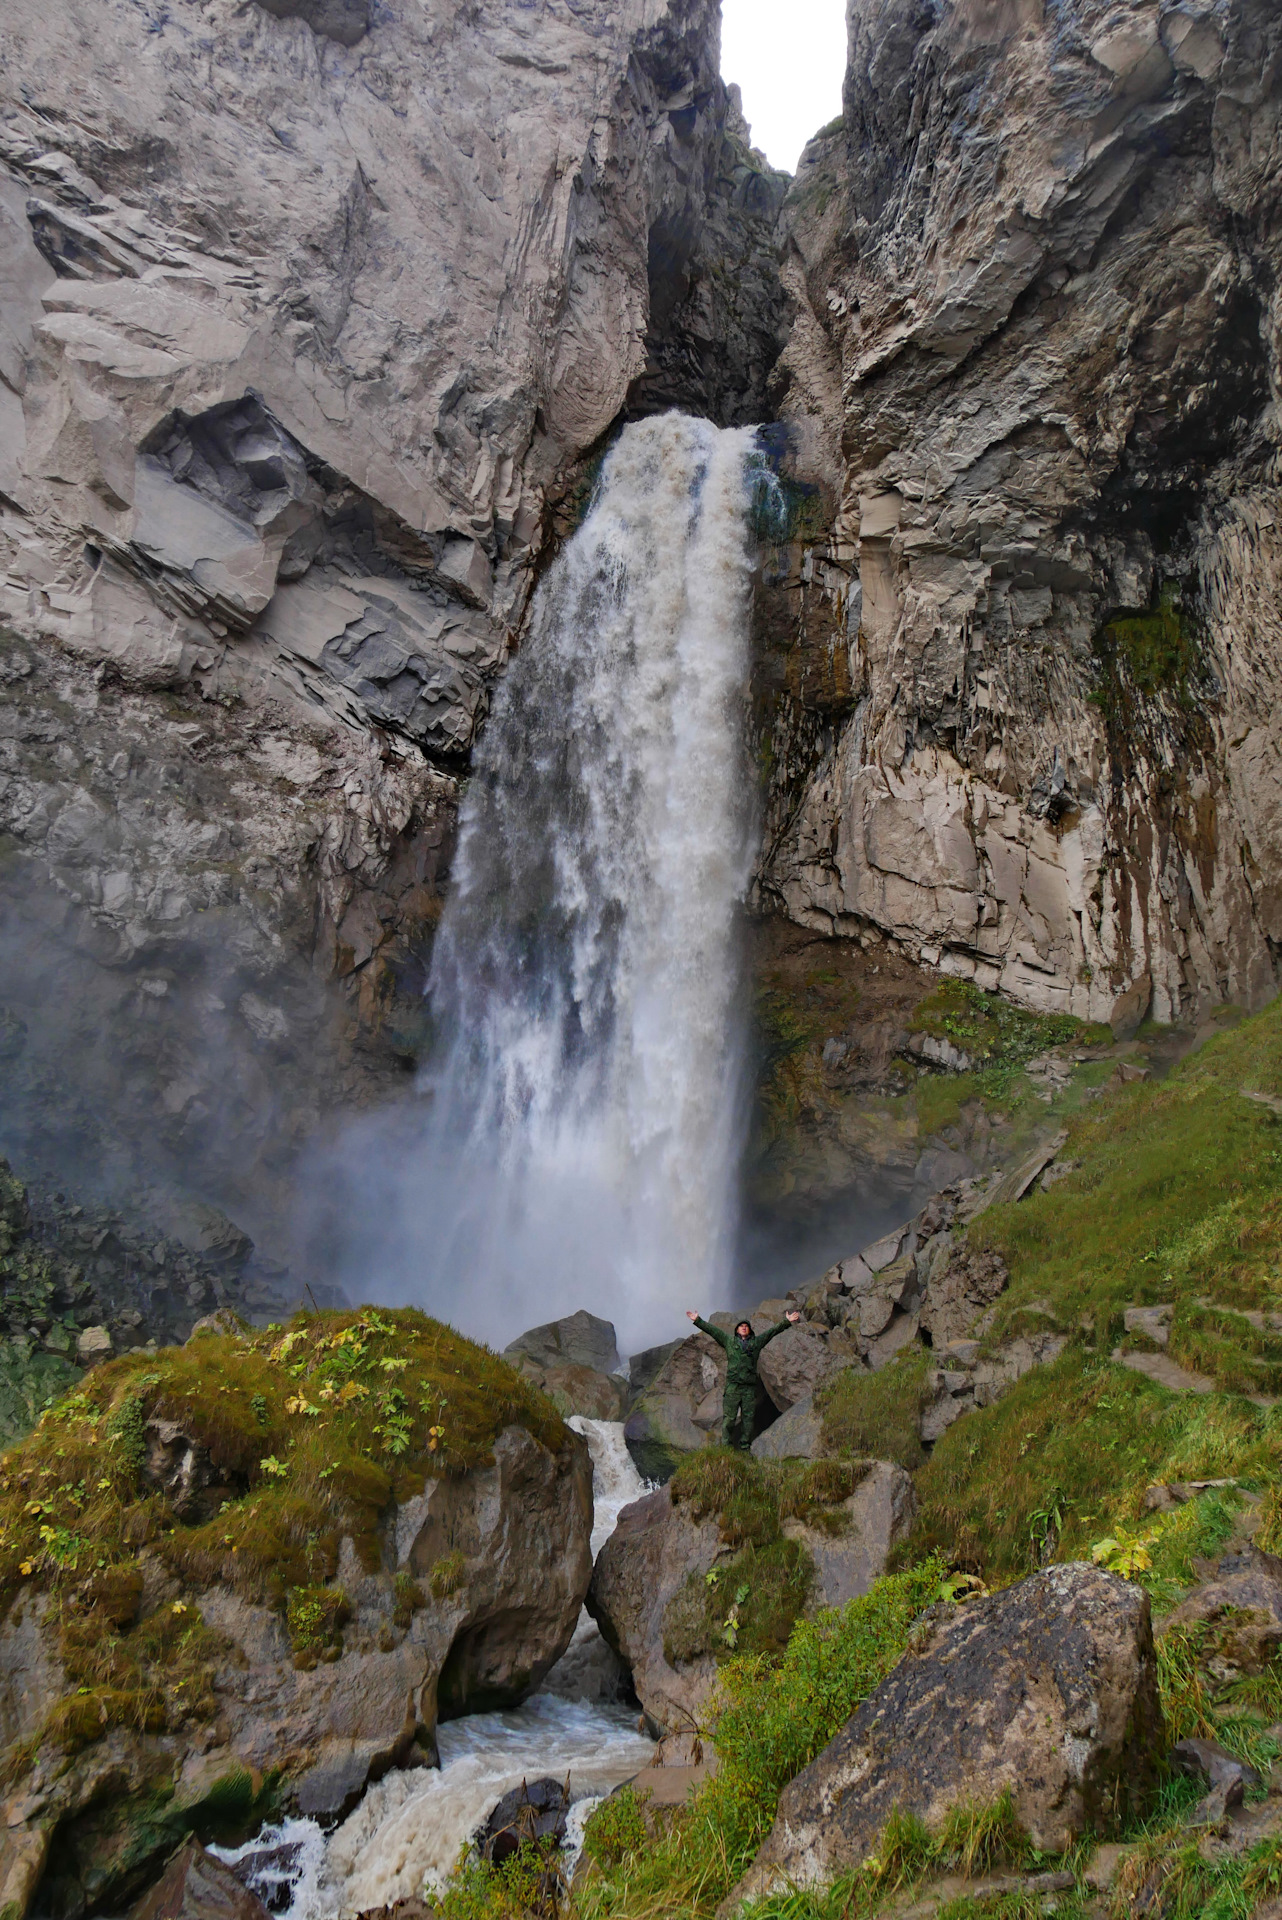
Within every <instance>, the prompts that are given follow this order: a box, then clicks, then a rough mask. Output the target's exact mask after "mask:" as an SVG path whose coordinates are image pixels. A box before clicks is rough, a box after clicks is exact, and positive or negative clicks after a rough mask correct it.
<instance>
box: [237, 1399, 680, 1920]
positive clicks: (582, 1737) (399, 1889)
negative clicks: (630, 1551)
mask: <svg viewBox="0 0 1282 1920" xmlns="http://www.w3.org/2000/svg"><path fill="white" fill-rule="evenodd" d="M570 1425H571V1426H573V1427H574V1428H575V1429H576V1430H577V1431H578V1432H580V1433H582V1434H583V1435H584V1436H585V1437H586V1439H587V1443H588V1448H589V1451H590V1452H591V1455H592V1488H593V1501H594V1510H595V1517H594V1525H593V1530H592V1553H593V1558H595V1557H596V1555H597V1554H598V1553H599V1552H600V1550H601V1548H602V1547H603V1546H604V1544H605V1542H606V1541H607V1540H608V1539H609V1537H610V1535H611V1533H612V1532H613V1531H614V1527H615V1523H616V1521H617V1519H618V1516H619V1513H620V1511H621V1510H622V1508H623V1507H625V1506H627V1504H628V1503H629V1501H632V1500H636V1499H639V1498H640V1496H641V1495H642V1494H643V1493H644V1492H645V1491H646V1487H645V1483H644V1481H643V1480H642V1479H641V1477H640V1475H639V1474H638V1473H637V1470H636V1468H635V1467H634V1466H633V1464H632V1460H631V1457H630V1456H629V1454H628V1451H627V1448H626V1447H625V1446H624V1444H623V1426H622V1424H621V1423H620V1422H619V1421H609V1420H589V1419H585V1418H583V1417H582V1416H580V1415H577V1414H576V1415H575V1416H574V1417H573V1418H572V1419H571V1421H570ZM612 1661H613V1655H611V1654H610V1652H609V1649H608V1648H607V1647H606V1646H605V1643H604V1641H602V1640H601V1637H600V1635H599V1633H598V1632H597V1628H596V1625H595V1623H594V1622H593V1621H592V1620H591V1619H590V1618H589V1617H588V1615H587V1614H586V1613H585V1614H584V1615H583V1617H582V1619H581V1620H580V1622H579V1627H578V1629H577V1631H576V1633H575V1636H574V1641H573V1642H572V1643H571V1646H570V1649H569V1650H568V1651H567V1653H566V1654H565V1655H564V1656H563V1658H562V1660H561V1661H560V1662H558V1665H557V1667H555V1668H553V1670H552V1673H551V1674H549V1675H548V1679H547V1681H546V1682H545V1685H544V1688H543V1689H542V1690H541V1691H540V1692H538V1693H536V1694H535V1695H534V1696H533V1697H532V1698H531V1699H529V1700H527V1701H526V1702H525V1704H524V1705H523V1706H521V1707H518V1708H516V1709H515V1710H514V1711H512V1712H510V1713H477V1714H469V1715H468V1716H467V1717H466V1718H464V1719H461V1720H449V1721H446V1722H445V1723H444V1724H443V1725H442V1726H440V1727H438V1729H437V1744H438V1747H439V1749H440V1756H441V1765H440V1770H439V1772H437V1771H427V1770H425V1769H424V1770H416V1771H413V1772H410V1773H401V1772H394V1773H389V1774H387V1775H385V1777H384V1778H383V1779H382V1780H380V1781H378V1783H377V1784H376V1785H375V1786H372V1787H371V1788H370V1789H369V1791H368V1792H367V1793H366V1795H365V1797H364V1799H363V1800H362V1801H361V1803H360V1805H359V1806H358V1807H357V1808H356V1809H355V1810H354V1811H353V1812H352V1813H351V1814H349V1815H348V1817H347V1819H346V1820H344V1821H343V1822H342V1823H341V1825H339V1826H338V1827H336V1828H335V1829H334V1831H333V1833H332V1834H330V1835H329V1837H328V1838H326V1837H325V1835H324V1834H323V1833H322V1832H321V1829H320V1828H319V1827H318V1826H317V1825H316V1823H315V1822H314V1821H312V1820H286V1821H284V1822H283V1823H282V1824H281V1825H280V1826H278V1827H265V1828H264V1829H263V1830H262V1832H261V1833H260V1834H259V1835H258V1837H257V1838H256V1839H254V1840H251V1841H249V1842H248V1843H247V1845H245V1846H243V1847H235V1848H221V1847H217V1848H214V1849H213V1851H214V1852H216V1853H218V1854H219V1855H220V1857H221V1858H222V1859H224V1860H228V1861H233V1862H239V1861H247V1860H249V1859H250V1857H251V1856H252V1857H255V1858H257V1857H259V1856H262V1858H263V1862H264V1864H263V1866H262V1868H261V1871H260V1873H259V1874H258V1876H257V1877H256V1878H255V1879H251V1881H250V1884H251V1885H252V1886H253V1887H254V1889H255V1891H256V1892H259V1893H260V1894H263V1895H270V1894H272V1893H273V1892H275V1891H276V1890H278V1889H279V1887H280V1884H281V1881H282V1879H287V1880H289V1881H291V1882H292V1883H293V1894H292V1899H291V1900H290V1904H289V1906H288V1908H287V1913H288V1920H338V1917H339V1916H347V1915H350V1914H356V1913H360V1912H362V1911H364V1910H365V1909H367V1908H370V1907H380V1906H386V1905H390V1904H391V1902H393V1901H395V1900H404V1899H408V1898H409V1896H410V1895H411V1894H417V1893H421V1892H422V1890H423V1888H424V1886H425V1885H427V1886H439V1885H440V1884H441V1883H442V1881H443V1880H445V1879H446V1878H447V1877H448V1875H449V1873H450V1872H451V1870H452V1869H453V1867H454V1866H455V1865H456V1864H457V1863H458V1860H459V1857H460V1854H461V1853H462V1852H463V1851H464V1849H465V1848H466V1847H467V1845H468V1843H469V1841H470V1840H471V1838H472V1836H473V1834H474V1833H475V1832H476V1830H477V1828H478V1827H480V1826H481V1825H482V1824H483V1822H484V1821H485V1820H487V1819H488V1817H489V1815H490V1814H491V1812H492V1811H493V1809H494V1807H495V1805H496V1804H497V1802H498V1801H499V1800H501V1799H502V1797H503V1795H504V1794H505V1793H506V1792H507V1791H508V1790H509V1788H511V1787H516V1786H519V1785H520V1784H521V1781H522V1780H536V1779H542V1778H544V1777H545V1776H548V1775H551V1776H552V1777H554V1778H556V1779H558V1780H566V1779H568V1780H569V1783H570V1794H571V1798H572V1800H573V1802H574V1804H573V1805H572V1806H571V1808H570V1815H569V1819H568V1822H567V1832H566V1845H565V1849H564V1851H563V1855H562V1865H563V1869H564V1870H565V1871H566V1872H571V1871H573V1863H574V1861H575V1860H576V1859H577V1857H578V1852H579V1849H580V1848H581V1846H582V1842H583V1823H584V1821H585V1820H586V1818H587V1816H588V1813H589V1812H590V1811H591V1809H592V1807H593V1806H595V1805H596V1804H597V1801H598V1799H599V1797H600V1796H601V1795H602V1794H605V1793H608V1792H609V1791H610V1789H611V1788H612V1787H616V1786H618V1784H619V1783H620V1782H621V1781H623V1780H629V1779H631V1777H632V1775H633V1774H635V1773H638V1772H639V1771H640V1770H641V1768H642V1767H644V1766H646V1765H648V1763H649V1761H650V1760H651V1758H652V1757H653V1754H654V1742H653V1741H652V1740H651V1739H650V1738H649V1737H648V1736H647V1735H646V1734H645V1733H644V1732H642V1731H641V1729H640V1727H639V1726H638V1721H637V1713H636V1710H635V1708H625V1707H620V1706H618V1705H616V1704H614V1703H613V1701H612V1700H611V1698H610V1696H609V1692H608V1690H607V1683H608V1681H609V1678H610V1663H611V1662H612ZM286 1853H287V1854H289V1860H288V1867H287V1870H286V1871H284V1872H282V1865H281V1862H282V1854H286ZM276 1908H277V1910H278V1911H279V1910H280V1903H279V1901H277V1902H276Z"/></svg>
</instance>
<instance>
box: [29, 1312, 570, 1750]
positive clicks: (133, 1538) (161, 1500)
mask: <svg viewBox="0 0 1282 1920" xmlns="http://www.w3.org/2000/svg"><path fill="white" fill-rule="evenodd" d="M152 1419H169V1420H173V1421H175V1422H177V1423H178V1424H179V1425H180V1426H181V1428H182V1430H183V1432H184V1433H185V1434H186V1435H188V1436H189V1437H190V1440H191V1441H192V1443H193V1445H194V1447H195V1448H196V1449H197V1450H198V1452H200V1453H202V1454H203V1455H205V1456H207V1458H208V1460H209V1462H210V1464H211V1466H212V1467H213V1468H214V1470H215V1471H216V1473H217V1475H218V1478H219V1480H220V1482H221V1489H217V1488H216V1489H214V1490H213V1494H214V1497H215V1498H216V1497H217V1493H218V1492H219V1491H220V1490H221V1491H223V1493H224V1497H223V1498H222V1500H221V1502H220V1504H219V1505H218V1510H217V1511H216V1512H214V1513H212V1514H208V1510H206V1512H205V1513H200V1512H197V1513H193V1514H192V1515H191V1516H190V1518H187V1519H184V1518H182V1517H181V1516H180V1515H179V1514H177V1513H176V1512H175V1511H174V1510H173V1509H172V1508H171V1506H170V1505H169V1503H168V1501H167V1500H166V1498H165V1496H164V1493H163V1491H162V1490H161V1486H160V1483H159V1481H158V1480H157V1481H155V1482H153V1481H149V1480H148V1478H147V1446H146V1434H147V1423H148V1421H149V1420H152ZM512 1423H516V1424H520V1425H523V1426H525V1427H527V1428H528V1429H529V1431H530V1432H531V1433H533V1434H534V1435H535V1437H536V1438H538V1439H539V1440H541V1441H542V1442H543V1443H544V1444H545V1445H547V1446H549V1447H551V1448H553V1449H559V1448H560V1447H561V1446H562V1445H563V1444H564V1442H565V1428H564V1426H563V1424H562V1422H561V1420H560V1418H559V1416H558V1414H557V1413H556V1410H555V1408H553V1406H552V1405H551V1403H550V1402H549V1401H548V1400H546V1399H545V1398H544V1397H543V1396H542V1395H541V1394H539V1393H538V1392H536V1391H535V1389H534V1388H533V1387H531V1386H530V1385H529V1384H528V1383H527V1382H526V1381H524V1380H523V1379H522V1378H521V1377H520V1376H519V1375H518V1374H516V1373H515V1372H513V1370H512V1369H511V1368H510V1367H508V1366H506V1365H505V1364H504V1362H502V1361H501V1360H499V1359H497V1358H496V1356H494V1355H493V1354H491V1353H488V1352H486V1351H485V1350H484V1349H483V1348H480V1347H477V1346H474V1345H473V1344H472V1343H471V1342H470V1341H468V1340H464V1339H463V1338H462V1337H461V1336H460V1335H458V1334H456V1333H454V1332H453V1331H452V1330H451V1329H450V1328H448V1327H445V1326H442V1325H441V1324H440V1323H438V1322H437V1321H434V1320H429V1319H428V1318H427V1317H426V1316H425V1315H423V1314H421V1313H417V1312H413V1311H410V1310H398V1311H391V1310H387V1309H378V1310H375V1309H373V1308H366V1309H364V1310H363V1311H362V1312H359V1313H323V1314H299V1315H296V1316H295V1318H294V1319H293V1321H291V1323H290V1325H289V1326H288V1327H287V1328H284V1327H271V1328H268V1329H266V1330H259V1329H254V1328H250V1327H244V1328H242V1329H241V1330H240V1331H238V1332H235V1333H226V1334H211V1335H209V1336H207V1337H204V1338H202V1339H200V1340H198V1341H195V1342H193V1343H192V1344H191V1345H190V1346H188V1347H182V1348H170V1349H165V1350H164V1351H162V1352H160V1353H156V1354H151V1353H147V1354H131V1355H128V1356H126V1357H125V1358H123V1359H120V1360H115V1361H112V1362H110V1363H108V1364H107V1365H105V1366H101V1367H98V1368H96V1369H95V1370H94V1371H93V1372H92V1373H90V1374H89V1375H87V1376H86V1377H85V1379H84V1380H83V1381H82V1382H81V1383H80V1385H79V1386H78V1388H77V1389H76V1391H75V1392H73V1393H72V1394H70V1395H69V1396H68V1397H66V1398H65V1399H63V1400H62V1401H60V1402H59V1403H58V1404H57V1405H56V1406H54V1407H52V1408H50V1409H49V1410H48V1411H46V1412H45V1413H44V1414H43V1415H42V1416H41V1418H40V1420H39V1423H38V1424H37V1426H36V1428H35V1431H34V1432H33V1433H31V1434H30V1435H29V1436H28V1437H27V1438H26V1439H25V1440H23V1441H21V1442H20V1443H19V1444H18V1445H17V1446H15V1447H12V1448H11V1449H10V1450H9V1451H8V1453H6V1454H5V1455H4V1457H3V1460H2V1461H0V1599H8V1598H9V1597H11V1596H12V1595H14V1594H15V1593H16V1592H17V1591H18V1590H19V1589H24V1588H25V1589H37V1590H40V1591H43V1592H45V1593H47V1594H48V1595H49V1596H50V1598H51V1600H52V1603H53V1609H54V1619H55V1621H56V1624H57V1634H58V1640H59V1645H60V1649H61V1653H62V1657H63V1659H64V1662H65V1663H66V1668H67V1678H68V1683H69V1686H70V1688H71V1689H72V1691H70V1692H69V1693H68V1695H67V1696H66V1697H65V1698H63V1699H61V1700H58V1701H54V1702H51V1703H50V1708H49V1713H48V1717H47V1719H46V1722H45V1725H44V1728H43V1730H42V1732H41V1734H40V1735H39V1736H38V1738H37V1739H36V1740H35V1741H34V1742H33V1743H31V1744H30V1747H29V1748H27V1749H24V1750H22V1751H16V1750H13V1749H11V1750H10V1752H9V1754H8V1755H7V1756H6V1757H5V1760H4V1763H3V1765H4V1770H5V1772H6V1774H7V1776H8V1777H9V1778H10V1779H13V1778H16V1777H17V1776H18V1775H20V1774H21V1773H22V1772H23V1771H24V1770H25V1768H26V1766H27V1765H29V1764H30V1761H31V1759H32V1758H33V1757H34V1753H35V1751H36V1750H38V1749H39V1747H40V1746H41V1745H42V1743H44V1742H46V1741H47V1742H49V1743H51V1744H52V1745H54V1746H56V1747H59V1748H61V1749H62V1750H63V1751H64V1752H68V1753H69V1752H74V1751H75V1750H76V1749H77V1748H79V1747H82V1746H84V1745H86V1744H88V1743H89V1742H91V1741H93V1740H96V1739H98V1738H100V1737H101V1735H102V1734H103V1733H104V1732H105V1731H106V1730H107V1729H108V1728H109V1727H111V1726H136V1727H140V1728H149V1729H152V1730H156V1731H158V1730H161V1729H168V1730H170V1731H176V1730H179V1729H182V1728H184V1727H189V1726H191V1725H192V1724H193V1723H194V1722H198V1721H201V1720H206V1719H209V1718H211V1717H212V1716H213V1713H214V1710H215V1701H214V1694H213V1686H212V1675H213V1670H214V1665H215V1663H216V1660H217V1658H218V1657H219V1656H220V1654H221V1652H222V1646H221V1642H220V1641H219V1640H218V1639H217V1637H216V1636H215V1635H214V1634H212V1633H211V1632H210V1631H209V1630H208V1629H207V1628H206V1627H205V1625H204V1624H203V1622H202V1620H201V1618H200V1615H199V1612H198V1611H197V1609H196V1608H195V1606H194V1605H192V1604H191V1603H190V1602H189V1601H187V1600H185V1599H179V1600H175V1601H173V1602H172V1603H164V1604H162V1605H161V1606H159V1607H158V1608H155V1609H154V1610H153V1611H151V1612H149V1613H146V1614H143V1615H142V1616H141V1617H140V1607H141V1601H142V1593H143V1581H142V1573H141V1567H140V1562H139V1555H140V1553H141V1552H142V1550H143V1549H149V1550H150V1551H151V1553H152V1554H153V1555H155V1556H157V1557H158V1558H159V1559H160V1560H161V1562H163V1563H164V1564H165V1565H166V1566H167V1567H168V1569H169V1571H170V1572H171V1573H172V1574H173V1575H175V1576H176V1577H177V1579H178V1581H179V1582H180V1585H181V1588H182V1589H183V1590H185V1591H190V1590H192V1589H196V1590H199V1589H201V1588H203V1587H207V1586H213V1585H216V1584H219V1583H221V1584H224V1585H227V1586H230V1587H233V1588H235V1589H236V1590H237V1591H238V1592H240V1593H242V1594H244V1595H245V1596H246V1598H248V1599H251V1600H254V1601H258V1602H261V1603H265V1604H267V1605H269V1606H272V1607H274V1608H276V1609H277V1610H278V1611H279V1612H280V1613H281V1614H282V1615H283V1616H284V1618H285V1620H286V1623H287V1625H288V1628H289V1633H290V1638H291V1642H292V1644H293V1646H294V1648H295V1650H296V1659H297V1663H298V1664H300V1665H308V1664H312V1663H314V1662H315V1661H316V1660H319V1659H327V1658H336V1657H337V1655H338V1652H339V1651H340V1650H341V1628H342V1624H343V1620H344V1618H345V1617H346V1613H347V1604H348V1603H347V1599H346V1596H345V1595H344V1594H343V1593H342V1591H341V1590H340V1589H338V1588H336V1587H334V1586H333V1584H332V1582H333V1579H334V1575H335V1573H336V1571H337V1565H338V1544H339V1540H340V1539H341V1538H342V1536H343V1535H344V1534H347V1535H350V1536H351V1538H352V1540H353V1542H354V1544H355V1546H356V1550H357V1553H358V1555H359V1556H360V1557H361V1559H362V1561H363V1563H364V1565H365V1566H366V1567H367V1568H368V1569H369V1570H370V1571H376V1570H377V1569H378V1567H379V1566H380V1564H381V1556H380V1534H379V1528H380V1524H381V1518H382V1515H383V1514H384V1512H385V1511H386V1509H387V1507H388V1505H389V1502H390V1501H391V1500H392V1499H393V1498H395V1499H397V1500H399V1501H404V1500H406V1499H408V1498H410V1497H411V1496H412V1495H413V1494H416V1493H418V1492H421V1491H422V1488H423V1486H424V1484H425V1482H426V1479H427V1476H428V1474H429V1472H430V1473H431V1474H434V1475H436V1474H440V1473H442V1472H444V1473H447V1474H448V1473H462V1472H465V1471H467V1470H468V1469H469V1468H471V1467H474V1466H478V1465H481V1464H483V1463H485V1462H487V1461H488V1460H489V1459H490V1458H491V1457H492V1454H491V1447H492V1444H493V1441H494V1439H495V1438H496V1436H497V1435H498V1434H499V1433H500V1432H501V1431H502V1429H503V1428H504V1427H506V1426H508V1425H509V1424H512ZM448 1561H449V1556H447V1558H446V1560H445V1561H442V1562H440V1563H438V1566H437V1567H436V1568H435V1569H433V1573H432V1575H431V1576H430V1578H429V1585H431V1586H432V1589H433V1593H434V1595H436V1597H440V1594H441V1593H442V1592H449V1591H452V1590H453V1587H454V1585H455V1584H457V1581H458V1580H459V1579H460V1578H461V1577H462V1569H461V1566H458V1567H455V1566H452V1565H450V1564H448ZM410 1584H411V1585H412V1584H413V1583H410ZM438 1590H439V1591H438ZM417 1592H418V1590H417V1588H415V1589H414V1593H413V1594H412V1593H410V1592H409V1590H408V1589H407V1588H404V1587H402V1588H397V1589H396V1591H395V1592H394V1593H389V1625H390V1621H391V1619H392V1617H393V1616H394V1615H395V1614H396V1613H397V1612H398V1611H399V1613H400V1614H401V1615H404V1614H405V1611H406V1609H407V1608H408V1609H409V1610H410V1611H411V1612H412V1610H413V1607H414V1605H415V1604H420V1603H421V1601H422V1596H421V1595H418V1599H417V1600H416V1599H415V1594H417Z"/></svg>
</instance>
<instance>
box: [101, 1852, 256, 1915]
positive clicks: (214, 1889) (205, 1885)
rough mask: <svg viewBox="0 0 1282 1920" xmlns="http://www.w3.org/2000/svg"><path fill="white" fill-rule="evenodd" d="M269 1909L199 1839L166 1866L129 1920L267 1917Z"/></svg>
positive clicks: (133, 1910) (131, 1913)
mask: <svg viewBox="0 0 1282 1920" xmlns="http://www.w3.org/2000/svg"><path fill="white" fill-rule="evenodd" d="M266 1916H267V1908H266V1907H265V1906H264V1905H263V1903H262V1901H261V1900H260V1899H259V1898H258V1896H257V1894H254V1893H251V1892H250V1890H249V1888H248V1887H246V1886H242V1884H241V1882H240V1880H239V1879H238V1878H237V1876H236V1875H235V1874H234V1873H233V1872H232V1870H231V1868H230V1867H228V1866H224V1864H223V1862H222V1861H221V1860H216V1859H215V1858H214V1857H213V1855H212V1854H209V1853H206V1852H205V1849H204V1848H203V1847H202V1846H200V1845H199V1844H198V1842H196V1841H194V1840H193V1841H191V1842H190V1843H189V1844H188V1845H187V1846H185V1847H184V1848H183V1850H182V1852H181V1853H180V1854H178V1855H176V1856H175V1858H174V1859H173V1860H171V1861H170V1863H169V1865H168V1866H167V1867H166V1869H165V1871H164V1874H163V1875H162V1877H161V1879H160V1880H159V1881H158V1882H157V1884H156V1885H155V1886H154V1887H153V1888H152V1890H151V1892H150V1893H147V1894H144V1895H143V1897H142V1899H141V1900H140V1901H139V1902H138V1904H137V1906H135V1907H134V1908H133V1909H132V1911H131V1912H130V1915H129V1920H266Z"/></svg>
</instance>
